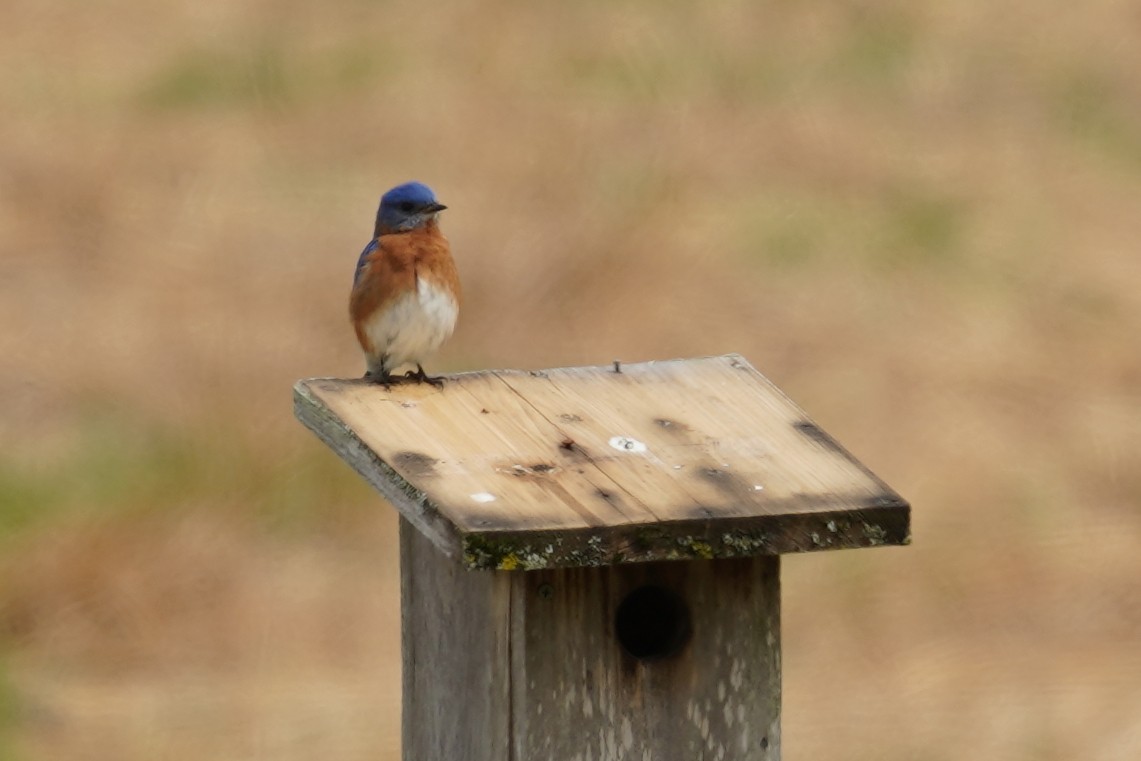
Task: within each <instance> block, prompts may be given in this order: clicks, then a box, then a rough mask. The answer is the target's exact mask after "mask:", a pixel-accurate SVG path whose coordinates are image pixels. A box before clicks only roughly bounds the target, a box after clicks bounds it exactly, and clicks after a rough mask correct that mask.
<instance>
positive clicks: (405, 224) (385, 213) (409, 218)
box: [375, 182, 448, 235]
mask: <svg viewBox="0 0 1141 761" xmlns="http://www.w3.org/2000/svg"><path fill="white" fill-rule="evenodd" d="M446 208H448V207H447V206H444V205H443V204H442V203H440V202H439V201H437V200H436V194H435V193H433V192H432V189H431V188H429V187H428V186H427V185H425V184H424V183H422V182H406V183H404V184H403V185H397V186H396V187H394V188H393V189H392V190H390V191H388V192H387V193H385V194H384V195H383V196H381V198H380V208H379V209H377V211H376V233H375V234H376V235H380V234H381V233H399V232H407V231H408V230H415V229H416V228H417V227H423V226H424V225H426V224H428V223H429V222H431V221H432V220H434V219H435V218H436V214H438V213H439V212H441V211H443V210H444V209H446Z"/></svg>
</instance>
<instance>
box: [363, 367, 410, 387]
mask: <svg viewBox="0 0 1141 761" xmlns="http://www.w3.org/2000/svg"><path fill="white" fill-rule="evenodd" d="M364 380H366V381H368V382H369V383H375V384H376V385H378V386H384V390H385V391H391V390H392V385H393V384H394V383H400V382H402V381H403V378H398V377H396V376H395V375H393V374H392V373H388V372H382V373H374V372H373V371H372V370H369V371H368V372H366V373H365V374H364Z"/></svg>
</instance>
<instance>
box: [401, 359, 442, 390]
mask: <svg viewBox="0 0 1141 761" xmlns="http://www.w3.org/2000/svg"><path fill="white" fill-rule="evenodd" d="M408 377H409V378H411V379H413V380H415V381H416V382H417V383H427V384H428V385H431V386H435V387H436V388H443V387H444V379H443V378H441V377H439V376H437V377H435V378H432V377H430V376H429V375H428V373H426V372H424V368H423V367H421V366H420V364H419V363H416V372H415V374H413V373H412V372H411V371H409V372H408Z"/></svg>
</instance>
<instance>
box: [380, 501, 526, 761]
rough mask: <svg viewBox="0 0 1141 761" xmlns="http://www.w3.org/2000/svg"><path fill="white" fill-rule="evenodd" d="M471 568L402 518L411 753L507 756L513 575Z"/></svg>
mask: <svg viewBox="0 0 1141 761" xmlns="http://www.w3.org/2000/svg"><path fill="white" fill-rule="evenodd" d="M518 575H519V574H508V573H506V572H503V571H478V572H477V571H469V570H467V569H465V568H464V567H463V566H462V565H460V564H459V563H458V562H456V561H455V560H454V559H451V558H448V557H446V556H445V555H443V554H441V553H440V552H439V550H438V549H436V547H435V546H434V545H433V544H432V543H431V541H430V540H429V539H428V538H427V537H425V536H424V535H423V534H422V533H420V531H419V530H418V529H417V528H415V527H413V526H412V525H411V524H410V523H409V522H408V521H407V520H405V519H403V518H402V519H401V520H400V599H401V640H402V647H401V650H402V653H403V663H404V668H403V681H404V690H403V694H404V701H403V716H402V717H401V724H402V732H401V735H402V741H403V742H402V744H403V757H404V758H405V759H408V761H504V760H505V759H509V758H511V756H510V755H509V753H508V750H507V749H508V746H509V745H510V737H511V731H512V729H511V723H510V718H511V717H510V714H511V700H510V697H511V684H510V681H509V679H508V667H507V664H508V661H509V649H510V635H511V611H510V601H511V587H510V584H511V577H514V576H518Z"/></svg>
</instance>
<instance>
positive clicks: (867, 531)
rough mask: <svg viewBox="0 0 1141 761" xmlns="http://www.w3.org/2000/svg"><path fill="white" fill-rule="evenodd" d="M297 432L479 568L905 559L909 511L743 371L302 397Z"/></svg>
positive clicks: (520, 376) (569, 372)
mask: <svg viewBox="0 0 1141 761" xmlns="http://www.w3.org/2000/svg"><path fill="white" fill-rule="evenodd" d="M295 399H296V404H295V409H296V411H297V415H298V417H299V418H300V419H301V420H302V422H304V423H305V424H306V425H307V426H309V427H310V428H312V429H313V430H314V431H315V432H316V433H317V434H318V436H320V437H321V438H322V439H323V440H324V441H325V442H326V443H328V444H329V445H330V446H331V447H332V448H333V449H334V450H335V451H336V452H338V454H340V455H341V456H342V457H344V458H345V459H346V460H347V461H348V462H350V463H351V464H352V465H353V466H354V467H355V468H357V470H358V471H360V472H361V473H362V474H363V475H364V476H365V477H366V478H367V479H368V480H369V481H370V483H372V484H373V485H374V486H376V487H377V488H378V489H379V490H380V491H381V493H382V494H383V495H384V496H385V497H387V498H388V499H389V500H390V501H392V502H393V504H394V505H395V506H396V507H397V509H398V510H399V511H400V512H401V514H402V515H404V516H405V517H406V518H407V519H408V520H409V521H410V522H412V523H413V525H415V526H416V527H417V528H418V529H420V530H421V531H422V532H424V533H425V534H426V535H427V536H428V537H430V538H431V539H432V541H433V542H434V543H435V545H436V546H437V547H439V548H440V549H441V550H443V551H444V552H445V553H448V554H450V555H454V556H459V557H461V558H462V559H463V560H464V562H465V563H466V564H467V565H469V566H471V567H478V568H503V569H512V568H529V569H536V568H547V567H558V566H582V565H600V564H607V563H615V562H625V561H634V560H659V559H677V558H687V557H688V558H708V557H747V556H752V555H756V554H777V553H782V552H798V551H807V550H816V549H831V548H840V547H866V546H875V545H882V544H902V543H906V542H907V541H908V537H909V508H908V505H907V503H906V502H904V501H903V500H902V499H901V498H900V497H899V495H897V494H896V493H895V492H893V491H892V490H891V489H889V488H888V487H887V486H886V485H885V484H884V483H883V482H882V481H880V480H879V479H878V478H876V477H875V476H874V475H873V474H872V473H871V472H870V471H868V470H867V469H866V468H865V467H864V466H863V465H861V464H860V463H859V462H857V461H856V460H855V459H854V458H853V457H852V456H851V455H850V454H849V453H848V452H847V451H845V450H844V449H843V448H842V447H841V446H840V445H839V444H837V443H836V442H835V441H834V440H833V439H832V438H831V437H829V436H828V435H827V434H826V433H824V432H823V431H822V430H821V429H820V428H819V427H818V426H816V425H815V424H814V423H813V422H812V421H811V420H810V419H809V418H808V416H807V415H805V413H804V412H803V411H802V410H801V409H799V408H798V407H797V406H796V405H795V404H793V403H792V402H791V401H790V400H789V399H788V398H787V397H786V396H785V395H784V394H782V393H781V392H780V391H779V390H778V389H777V388H776V387H775V386H773V385H772V384H771V383H770V382H769V381H768V380H766V379H765V378H764V377H763V376H762V375H761V374H760V373H758V372H757V371H756V370H754V369H753V368H752V367H751V366H750V365H749V364H748V363H747V362H746V361H745V360H744V359H742V358H741V357H739V356H736V355H728V356H725V357H709V358H703V359H695V360H675V361H668V362H647V363H640V364H632V365H623V366H622V368H621V372H615V371H614V368H613V367H611V366H605V367H586V368H563V369H557V370H547V371H542V372H525V371H486V372H479V373H465V374H462V375H457V376H453V377H452V378H450V379H449V382H448V384H447V385H445V387H444V388H443V390H438V389H435V388H431V387H427V386H415V385H407V386H394V387H393V388H392V389H391V391H388V390H385V389H384V388H382V387H380V386H375V385H372V384H368V383H364V382H362V381H345V380H335V379H312V380H308V381H301V382H300V383H298V384H297V388H296V392H295Z"/></svg>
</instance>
